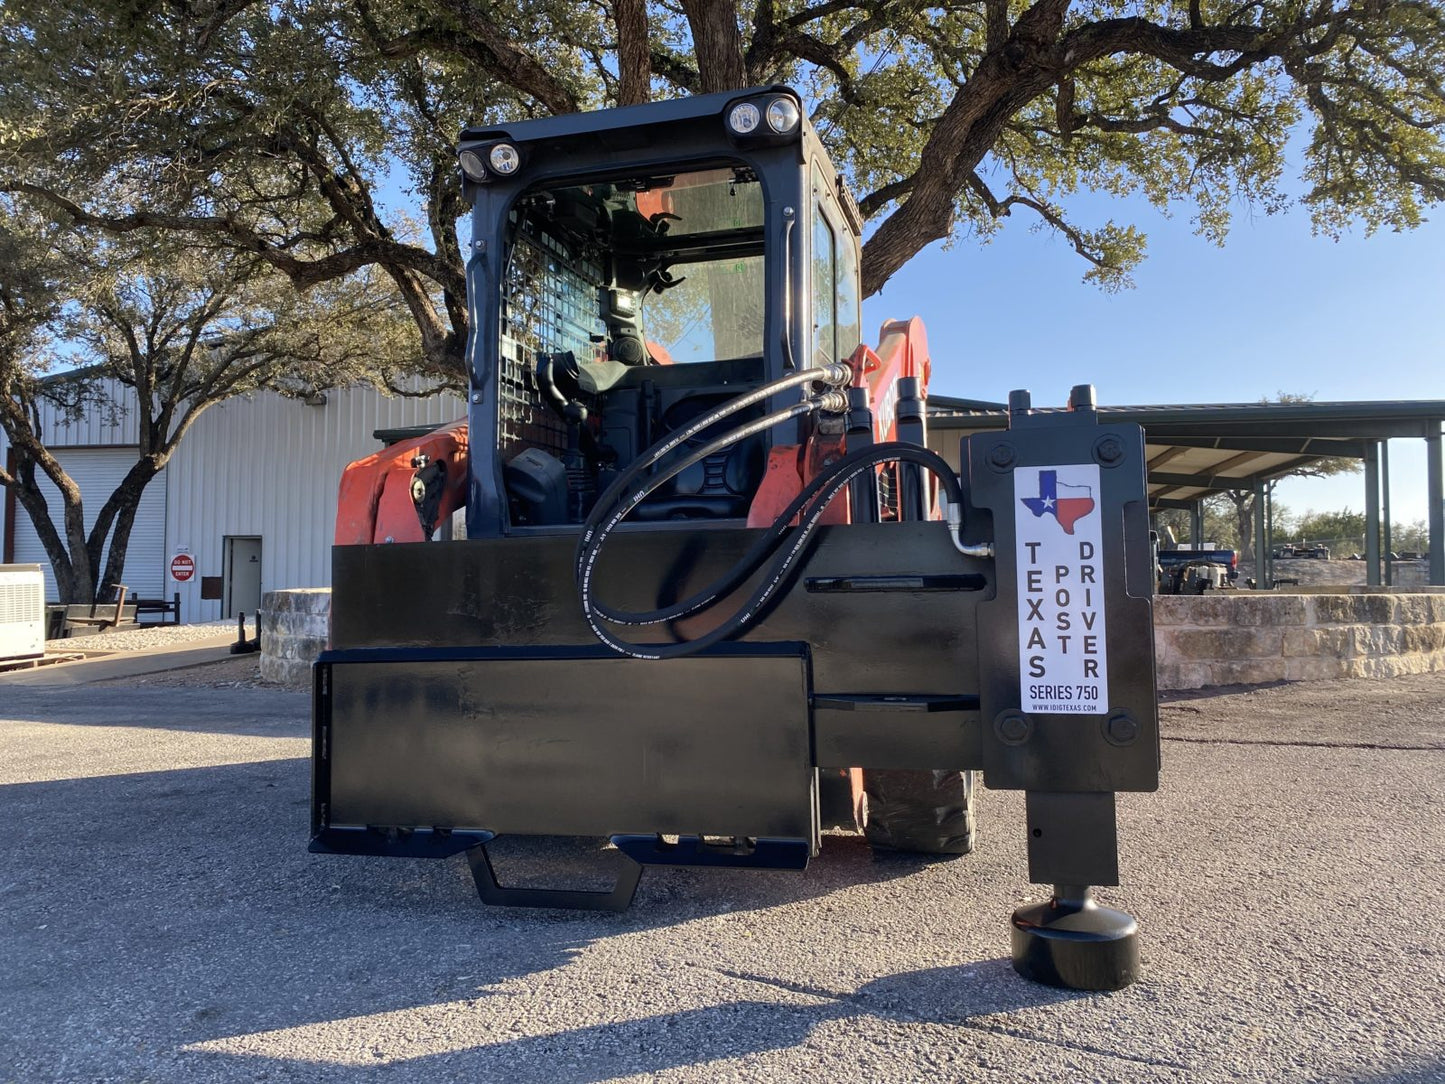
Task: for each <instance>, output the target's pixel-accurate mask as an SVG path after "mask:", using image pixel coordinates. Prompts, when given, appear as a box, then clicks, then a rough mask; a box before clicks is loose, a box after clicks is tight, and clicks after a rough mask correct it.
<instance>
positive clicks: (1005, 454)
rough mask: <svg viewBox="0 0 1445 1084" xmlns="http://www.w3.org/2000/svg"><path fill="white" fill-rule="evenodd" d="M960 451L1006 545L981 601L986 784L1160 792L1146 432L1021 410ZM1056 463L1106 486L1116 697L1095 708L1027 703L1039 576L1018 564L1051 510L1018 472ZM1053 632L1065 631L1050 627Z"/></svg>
mask: <svg viewBox="0 0 1445 1084" xmlns="http://www.w3.org/2000/svg"><path fill="white" fill-rule="evenodd" d="M962 457H963V458H962V462H963V463H964V464H966V470H967V471H968V484H969V499H970V501H971V502H972V503H973V504H974V505H976V506H978V507H981V508H984V509H987V510H988V511H989V512H991V513H992V517H993V532H994V544H995V547H996V551H997V552H996V557H995V569H996V574H997V594H996V596H995V598H993V599H992V600H990V601H987V602H983V603H981V604H980V606H979V609H978V615H979V616H978V661H979V683H980V689H979V695H980V710H981V715H982V723H983V725H982V735H981V740H982V750H983V767H984V776H985V782H986V783H987V785H988V786H990V787H994V788H1004V789H1015V790H1030V791H1096V792H1098V791H1121V790H1123V791H1148V790H1154V789H1156V788H1157V787H1158V784H1159V728H1158V714H1157V706H1156V692H1155V686H1154V635H1153V611H1152V608H1151V601H1150V597H1151V595H1152V590H1151V579H1152V561H1151V550H1150V546H1149V516H1148V503H1147V498H1146V491H1145V476H1146V475H1145V460H1144V435H1143V430H1142V429H1141V428H1140V427H1139V426H1137V425H1100V424H1099V417H1098V414H1097V413H1096V412H1095V411H1093V410H1089V409H1080V410H1071V411H1067V412H1064V411H1052V412H1044V413H1027V412H1016V413H1014V414H1012V415H1011V416H1010V421H1009V429H1008V431H1007V432H990V433H984V434H976V435H973V436H970V437H966V438H965V439H964V442H963V449H962ZM1051 467H1059V468H1061V471H1060V473H1059V477H1060V478H1062V477H1064V472H1065V471H1067V470H1069V469H1073V468H1075V467H1078V468H1082V469H1084V470H1086V471H1095V470H1096V471H1097V485H1098V489H1099V491H1098V492H1097V493H1094V492H1091V493H1090V495H1089V499H1090V500H1092V501H1094V502H1095V503H1096V505H1097V507H1096V508H1094V509H1093V510H1092V511H1093V515H1095V516H1098V517H1100V518H1099V519H1098V520H1094V521H1093V522H1092V524H1091V529H1092V530H1096V531H1098V532H1099V544H1098V547H1097V548H1098V550H1099V551H1100V552H1098V553H1097V554H1093V553H1092V551H1091V558H1090V562H1091V564H1092V566H1093V567H1092V568H1091V570H1090V574H1091V575H1097V576H1098V577H1100V579H1101V580H1102V583H1100V584H1099V585H1098V587H1099V588H1100V590H1099V591H1098V594H1100V595H1102V599H1101V601H1102V607H1099V606H1098V603H1097V602H1095V603H1094V604H1093V605H1094V606H1095V608H1096V609H1097V610H1098V612H1099V615H1101V616H1102V618H1103V621H1104V625H1105V627H1106V629H1107V634H1106V636H1107V639H1106V647H1107V660H1106V664H1105V670H1104V672H1103V675H1101V676H1105V677H1106V679H1107V693H1108V698H1107V703H1104V704H1101V705H1100V706H1099V707H1098V709H1097V710H1094V709H1093V708H1092V707H1091V708H1090V710H1089V711H1087V712H1077V711H1076V712H1074V713H1064V712H1059V713H1053V712H1044V711H1038V712H1033V711H1024V710H1022V707H1023V692H1022V689H1021V674H1022V672H1023V665H1022V659H1021V655H1023V654H1024V653H1023V652H1022V651H1021V646H1022V645H1021V641H1020V635H1019V627H1020V613H1019V596H1020V593H1021V592H1023V591H1025V590H1026V588H1027V587H1028V586H1037V584H1031V581H1028V580H1025V579H1024V578H1023V577H1024V576H1025V575H1026V574H1027V573H1028V571H1029V569H1027V568H1021V567H1020V563H1019V560H1018V555H1017V548H1018V537H1019V536H1018V533H1017V532H1018V530H1019V529H1020V519H1021V518H1022V517H1025V516H1029V517H1031V518H1030V521H1029V524H1030V529H1032V528H1033V526H1034V521H1035V519H1038V518H1042V517H1040V516H1039V515H1038V513H1037V512H1031V510H1030V508H1029V507H1028V506H1026V505H1025V504H1023V502H1022V501H1021V500H1020V497H1019V494H1017V493H1016V492H1015V478H1014V475H1015V473H1016V472H1018V471H1020V470H1023V469H1025V468H1051ZM1022 477H1025V478H1027V477H1029V475H1023V476H1022ZM1063 491H1064V487H1062V486H1061V487H1060V493H1063ZM1044 496H1046V497H1049V499H1050V500H1052V497H1051V496H1050V495H1048V494H1045V495H1044ZM1035 507H1040V506H1035ZM1055 518H1056V519H1058V518H1059V517H1055ZM1072 526H1073V524H1072V523H1070V524H1069V526H1068V527H1067V528H1065V529H1071V528H1072ZM1024 537H1025V538H1028V537H1029V536H1028V535H1025V536H1024ZM1051 574H1052V569H1050V570H1046V571H1045V572H1044V573H1043V576H1044V581H1048V582H1049V584H1050V586H1049V595H1050V596H1051V597H1052V595H1053V594H1054V589H1053V587H1052V582H1051V580H1050V576H1051ZM1075 574H1076V575H1077V574H1078V570H1077V569H1076V570H1075ZM1044 581H1040V582H1044ZM1075 582H1077V580H1076V581H1075ZM1048 631H1051V632H1053V631H1057V632H1058V633H1059V634H1063V630H1062V629H1060V630H1054V627H1053V626H1052V625H1050V626H1049V629H1048ZM1068 631H1069V633H1070V634H1073V635H1074V639H1073V641H1072V643H1073V647H1074V649H1075V650H1077V649H1078V647H1079V645H1080V644H1081V640H1080V638H1079V636H1078V635H1077V634H1079V633H1081V632H1082V631H1083V630H1082V629H1080V628H1079V627H1077V626H1075V627H1073V628H1072V629H1070V630H1068ZM1044 680H1048V679H1044ZM1073 692H1074V689H1073V688H1070V689H1069V693H1070V694H1073ZM1111 720H1113V721H1112V722H1111Z"/></svg>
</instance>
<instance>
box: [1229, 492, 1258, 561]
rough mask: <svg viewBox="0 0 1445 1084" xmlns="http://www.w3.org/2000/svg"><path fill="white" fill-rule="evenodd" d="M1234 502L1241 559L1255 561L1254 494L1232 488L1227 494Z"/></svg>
mask: <svg viewBox="0 0 1445 1084" xmlns="http://www.w3.org/2000/svg"><path fill="white" fill-rule="evenodd" d="M1225 496H1227V497H1228V498H1229V499H1230V501H1232V502H1233V504H1234V523H1235V527H1236V528H1237V529H1238V530H1239V559H1240V560H1241V561H1253V560H1255V559H1256V558H1257V556H1258V554H1256V553H1255V552H1254V494H1253V493H1240V492H1238V491H1235V490H1231V491H1230V492H1229V493H1227V494H1225Z"/></svg>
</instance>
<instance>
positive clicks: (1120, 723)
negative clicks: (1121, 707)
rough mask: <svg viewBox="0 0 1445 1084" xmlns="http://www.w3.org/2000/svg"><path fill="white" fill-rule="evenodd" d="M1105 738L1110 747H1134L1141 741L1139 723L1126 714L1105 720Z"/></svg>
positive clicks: (1121, 713) (1122, 713)
mask: <svg viewBox="0 0 1445 1084" xmlns="http://www.w3.org/2000/svg"><path fill="white" fill-rule="evenodd" d="M1104 738H1105V739H1106V740H1107V741H1108V742H1109V744H1110V745H1132V744H1133V743H1134V742H1135V741H1137V740H1138V739H1139V723H1138V720H1136V719H1135V718H1134V717H1133V716H1131V715H1128V714H1126V713H1124V712H1119V713H1118V714H1115V715H1111V716H1109V717H1108V718H1107V719H1106V720H1104Z"/></svg>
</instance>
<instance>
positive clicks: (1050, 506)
mask: <svg viewBox="0 0 1445 1084" xmlns="http://www.w3.org/2000/svg"><path fill="white" fill-rule="evenodd" d="M1014 498H1015V500H1016V501H1017V502H1018V503H1017V504H1015V505H1014V539H1015V550H1014V552H1015V556H1016V558H1017V560H1018V605H1019V686H1020V687H1019V700H1020V703H1021V706H1022V707H1023V710H1024V711H1027V712H1046V713H1050V714H1061V715H1098V714H1104V713H1106V712H1107V711H1108V710H1109V655H1108V638H1107V635H1106V633H1105V630H1104V616H1105V615H1104V571H1105V569H1104V531H1103V512H1102V510H1101V509H1100V507H1099V500H1100V478H1099V467H1098V465H1097V464H1095V463H1065V464H1059V465H1058V466H1052V467H1020V468H1019V469H1018V470H1016V471H1014Z"/></svg>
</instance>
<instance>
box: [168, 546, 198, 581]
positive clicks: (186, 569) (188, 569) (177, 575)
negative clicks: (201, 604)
mask: <svg viewBox="0 0 1445 1084" xmlns="http://www.w3.org/2000/svg"><path fill="white" fill-rule="evenodd" d="M195 574H196V559H195V558H194V557H192V556H191V555H190V554H189V553H178V554H176V555H175V556H174V557H172V558H171V579H173V580H175V581H176V583H185V582H186V581H187V580H189V579H191V578H192V577H194V576H195Z"/></svg>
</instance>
